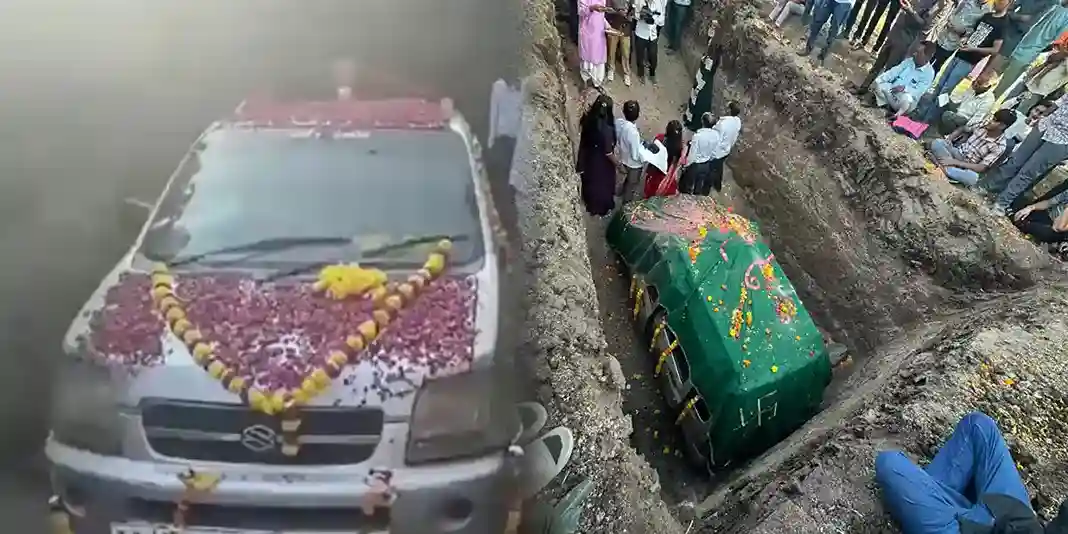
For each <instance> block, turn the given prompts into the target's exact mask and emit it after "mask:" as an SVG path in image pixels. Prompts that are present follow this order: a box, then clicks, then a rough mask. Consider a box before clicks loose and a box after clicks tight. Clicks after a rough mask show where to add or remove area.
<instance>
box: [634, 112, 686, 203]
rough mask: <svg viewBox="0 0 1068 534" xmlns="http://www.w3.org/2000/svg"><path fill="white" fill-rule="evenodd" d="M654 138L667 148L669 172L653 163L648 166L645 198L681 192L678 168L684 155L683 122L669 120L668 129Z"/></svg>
mask: <svg viewBox="0 0 1068 534" xmlns="http://www.w3.org/2000/svg"><path fill="white" fill-rule="evenodd" d="M654 139H655V140H657V141H660V142H661V143H662V144H663V145H664V148H667V173H664V172H662V171H661V170H660V169H657V168H656V167H655V166H653V165H647V166H646V170H645V194H644V198H649V197H656V196H659V197H666V196H671V195H674V194H676V193H678V192H679V183H678V169H679V167H681V166H682V162H683V156H684V154H683V142H682V123H681V122H679V121H671V122H669V123H668V125H667V130H666V131H665V132H664V133H662V134H657V135H656V137H655V138H654Z"/></svg>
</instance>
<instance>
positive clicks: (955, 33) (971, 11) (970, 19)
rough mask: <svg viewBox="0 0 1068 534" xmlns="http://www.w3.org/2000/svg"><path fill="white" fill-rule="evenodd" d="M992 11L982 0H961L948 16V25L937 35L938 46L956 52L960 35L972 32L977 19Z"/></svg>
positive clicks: (990, 6) (991, 7)
mask: <svg viewBox="0 0 1068 534" xmlns="http://www.w3.org/2000/svg"><path fill="white" fill-rule="evenodd" d="M993 11H994V7H993V6H992V5H991V4H988V3H986V2H984V1H982V0H961V3H960V4H958V5H957V9H956V10H955V11H953V14H952V15H950V17H949V23H948V24H946V27H945V28H943V29H942V32H941V33H939V34H938V46H939V47H941V48H942V49H943V50H956V49H957V48H959V47H960V42H961V34H963V33H964V32H967V31H971V30H974V29H975V25H976V24H978V23H979V19H981V18H983V15H986V14H987V13H993Z"/></svg>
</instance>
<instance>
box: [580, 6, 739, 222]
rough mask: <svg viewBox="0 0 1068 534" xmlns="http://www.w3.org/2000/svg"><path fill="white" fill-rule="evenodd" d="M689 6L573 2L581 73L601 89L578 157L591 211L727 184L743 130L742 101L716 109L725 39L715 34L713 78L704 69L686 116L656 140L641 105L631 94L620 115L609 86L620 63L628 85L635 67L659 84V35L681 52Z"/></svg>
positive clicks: (709, 68)
mask: <svg viewBox="0 0 1068 534" xmlns="http://www.w3.org/2000/svg"><path fill="white" fill-rule="evenodd" d="M690 6H691V0H577V1H576V2H575V3H574V5H573V6H572V7H573V9H572V12H573V13H574V17H573V20H572V26H573V27H574V28H576V30H577V31H576V32H574V33H573V34H572V37H573V39H574V40H575V41H576V43H577V44H578V49H579V61H580V66H579V67H580V69H579V70H580V76H581V79H582V82H583V84H584V85H585V86H586V87H585V89H586V90H590V91H595V92H596V94H597V97H596V99H595V100H594V101H593V103H592V104H591V105H590V106H589V108H588V109H587V110H586V111H585V112H584V113H583V116H582V119H581V135H580V140H579V151H578V157H577V162H576V170H577V172H578V173H579V175H580V177H581V181H582V200H583V202H584V204H585V206H586V210H587V211H588V212H589V213H590V214H591V215H595V216H606V215H609V214H610V213H612V212H613V211H614V210H615V209H616V207H617V206H619V205H621V204H622V203H624V202H629V201H632V200H637V199H640V198H649V197H652V196H667V195H675V194H679V193H683V194H693V195H705V196H707V195H710V194H711V193H712V191H713V190H715V191H717V192H719V191H721V190H722V187H723V172H724V164H725V162H726V159H727V156H728V155H729V154H730V152H731V149H732V148H733V147H734V143H735V142H736V141H737V139H738V135H739V133H740V132H741V119H740V115H741V106H740V105H739V103H738V102H733V101H732V102H729V103H728V104H727V106H726V110H725V112H724V113H723V115H722V116H719V117H717V116H716V115H714V114H713V113H712V109H711V108H712V98H711V96H710V94H711V87H712V84H711V79H712V76H714V73H715V65H716V64H717V63H718V52H717V50H718V45H714V44H713V39H712V37H711V36H710V39H709V50H708V51H707V53H706V56H705V58H704V59H703V60H702V69H701V71H702V73H704V75H705V80H707V83H706V82H705V81H701V78H700V76H701V74H699V75H698V76H699V80H698V83H697V85H698V86H700V87H695V90H694V94H693V95H692V98H691V103H690V107H689V108H688V110H687V113H686V116H685V117H680V119H684V120H678V119H675V120H669V121H668V123H667V124H666V126H665V127H664V129H663V130H662V131H661V133H658V134H656V135H655V136H654V137H653V138H652V139H643V138H642V135H641V130H640V129H639V127H638V122H639V120H640V117H641V104H640V103H639V102H638V101H636V100H628V101H626V102H623V103H622V105H621V106H620V109H619V113H617V112H616V110H615V104H614V102H613V100H612V98H611V97H610V96H609V95H608V91H607V88H606V86H605V83H606V82H611V81H614V79H615V72H616V67H617V65H618V66H619V67H620V71H621V72H622V74H623V80H622V81H623V84H624V85H626V86H630V85H631V78H630V75H631V69H632V68H633V69H634V72H635V73H636V74H637V76H638V79H639V81H640V83H642V84H645V83H650V84H654V85H655V84H656V83H657V81H656V67H657V56H658V54H659V50H658V48H659V47H658V41H659V39H660V36H661V34H664V36H665V38H666V41H667V50H666V53H668V54H671V53H674V52H675V51H677V50H678V49H679V46H680V43H681V39H682V31H683V28H684V26H685V24H686V22H687V18H688V16H689V9H690ZM631 51H633V52H634V53H633V55H632V54H631ZM713 58H715V59H713Z"/></svg>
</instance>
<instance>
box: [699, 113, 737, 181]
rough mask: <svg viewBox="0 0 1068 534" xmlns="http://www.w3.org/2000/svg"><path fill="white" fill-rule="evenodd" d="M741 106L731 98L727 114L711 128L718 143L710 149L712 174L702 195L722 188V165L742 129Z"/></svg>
mask: <svg viewBox="0 0 1068 534" xmlns="http://www.w3.org/2000/svg"><path fill="white" fill-rule="evenodd" d="M741 114H742V107H741V105H739V104H738V102H735V101H734V100H731V101H730V102H728V103H727V114H726V115H724V116H722V117H720V118H719V120H717V121H716V124H715V125H714V126H712V129H713V130H715V131H716V133H718V134H719V143H718V144H716V146H715V148H714V149H713V150H712V174H711V177H710V178H711V180H710V181H709V183H708V184H706V186H705V188H704V189H703V190H702V191H701V194H702V195H708V194H709V193H711V191H712V189H715V190H716V192H719V191H722V190H723V166H724V164H726V162H727V156H730V155H731V149H733V148H734V143H735V142H737V141H738V134H739V133H741V131H742V119H740V118H739V117H738V116H739V115H741Z"/></svg>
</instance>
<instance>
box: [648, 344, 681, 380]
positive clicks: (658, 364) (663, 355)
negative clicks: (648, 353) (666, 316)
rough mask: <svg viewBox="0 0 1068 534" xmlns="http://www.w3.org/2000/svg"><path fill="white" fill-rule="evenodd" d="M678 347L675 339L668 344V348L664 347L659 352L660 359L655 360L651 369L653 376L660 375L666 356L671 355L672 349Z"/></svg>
mask: <svg viewBox="0 0 1068 534" xmlns="http://www.w3.org/2000/svg"><path fill="white" fill-rule="evenodd" d="M678 347H679V340H678V339H676V340H674V341H672V342H671V344H670V345H668V348H666V349H664V350H663V351H662V352H661V353H660V359H658V360H657V361H656V369H655V370H654V371H653V376H660V371H661V370H662V369H663V367H664V362H665V361H667V359H668V356H671V353H672V351H674V350H675V349H677V348H678Z"/></svg>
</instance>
